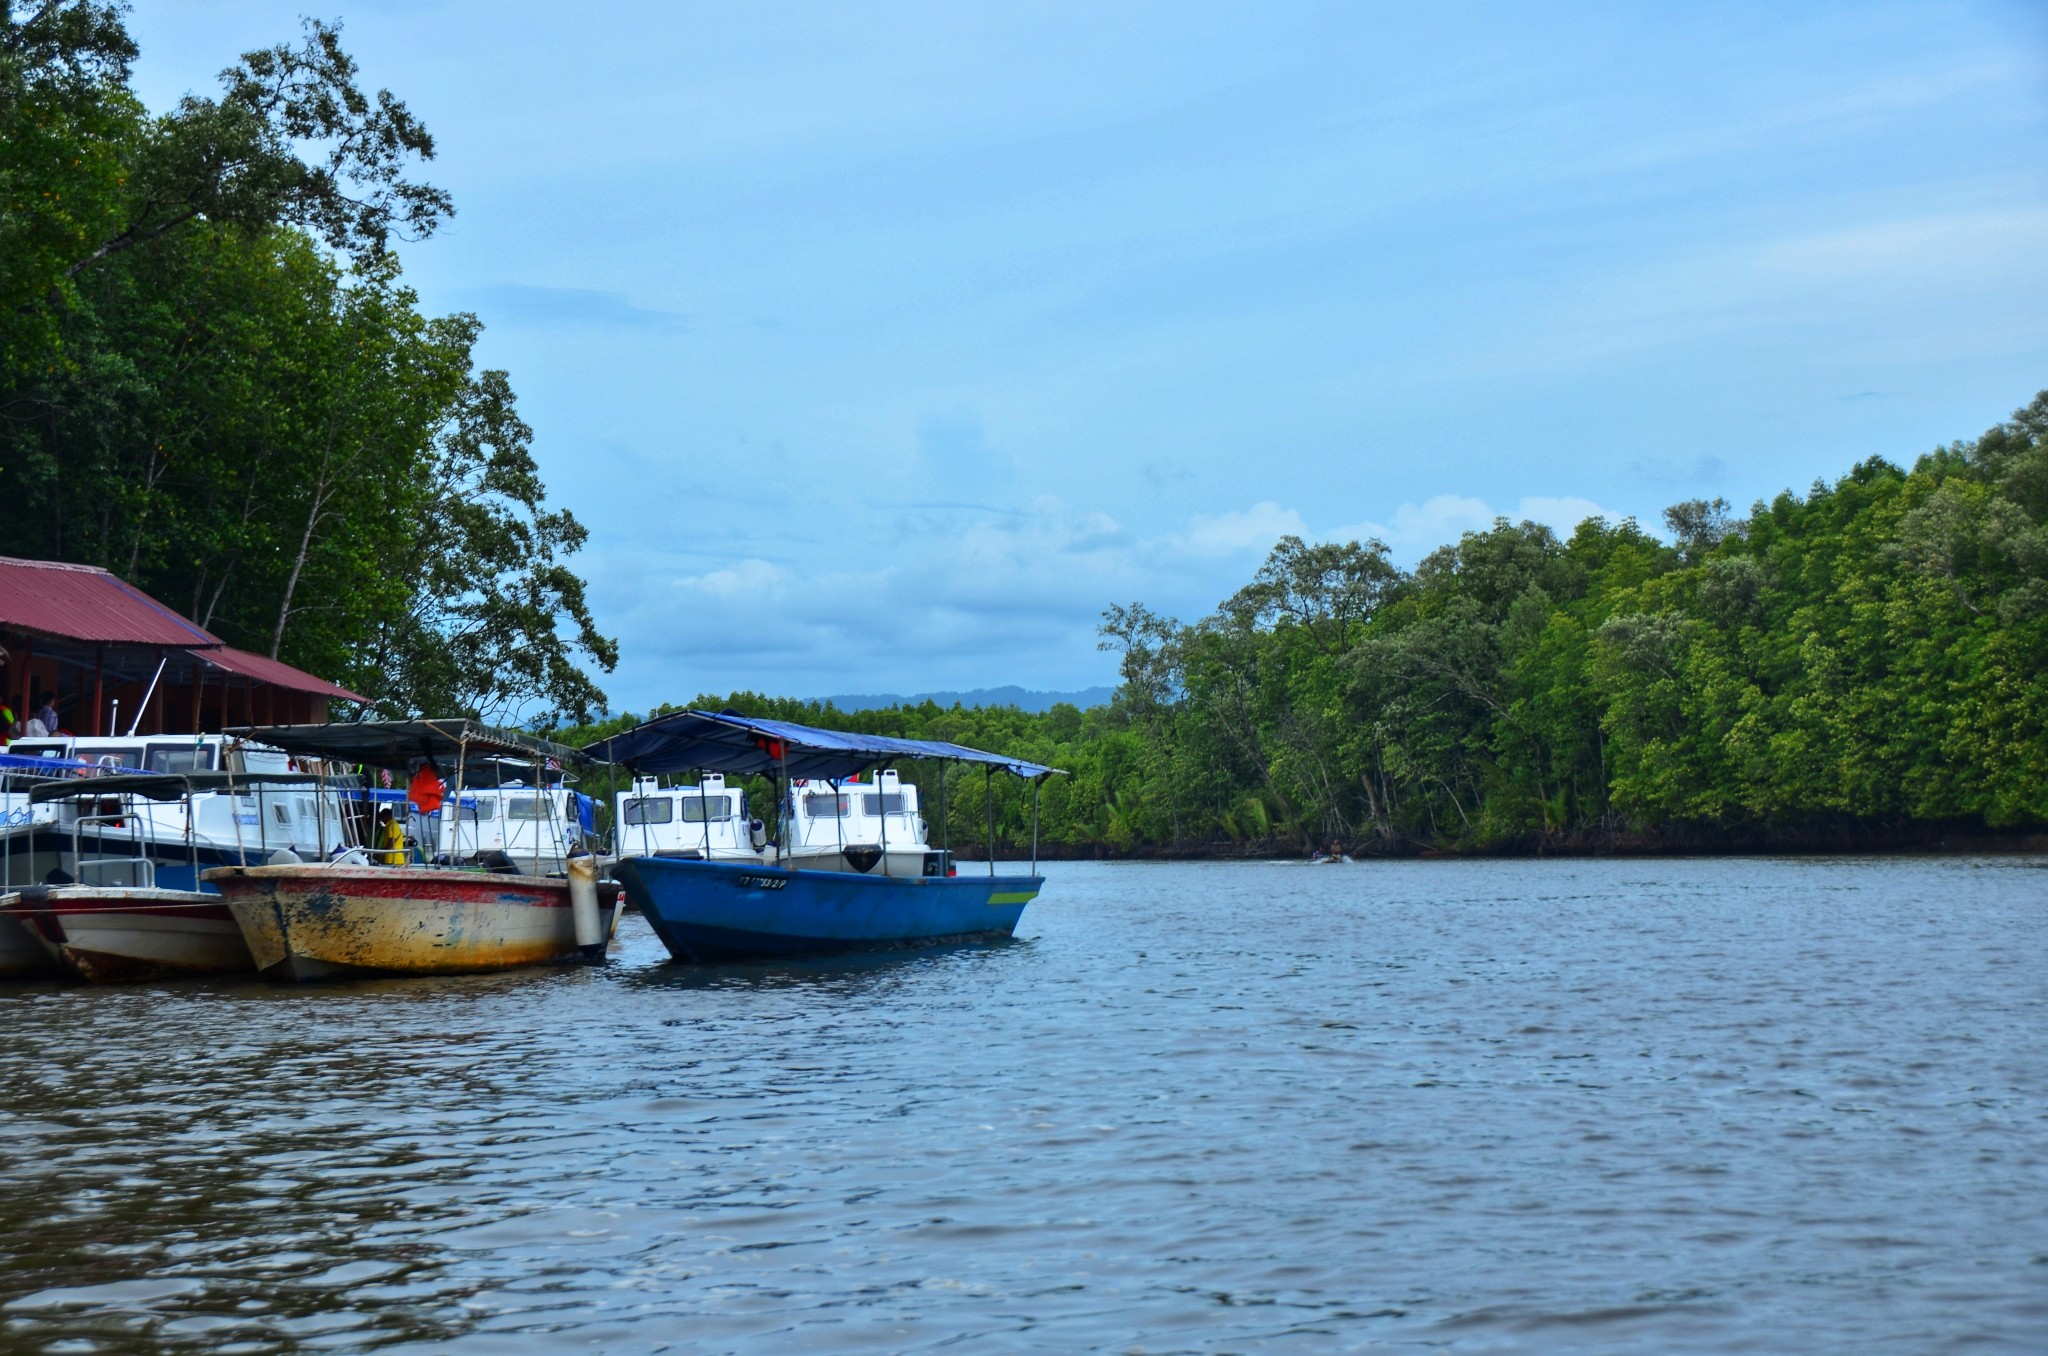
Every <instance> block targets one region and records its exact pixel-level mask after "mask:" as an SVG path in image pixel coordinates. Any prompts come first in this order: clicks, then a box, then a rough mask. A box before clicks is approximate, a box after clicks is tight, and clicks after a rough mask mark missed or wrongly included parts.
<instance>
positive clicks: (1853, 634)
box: [0, 0, 2048, 855]
mask: <svg viewBox="0 0 2048 1356" xmlns="http://www.w3.org/2000/svg"><path fill="white" fill-rule="evenodd" d="M135 56H136V49H135V45H134V42H133V40H132V38H131V37H130V35H129V33H128V32H127V30H126V28H125V27H124V24H123V20H122V10H121V7H120V6H118V5H108V4H91V3H79V2H78V0H48V3H41V4H35V5H20V4H16V3H13V2H12V0H0V207H4V212H0V553H5V554H10V555H18V556H29V557H37V558H45V559H58V560H68V561H78V562H83V563H88V564H94V565H100V566H103V567H106V568H108V569H110V570H113V571H114V572H115V573H117V574H119V575H121V576H122V577H124V578H126V579H129V580H131V581H132V582H134V583H136V584H137V585H139V586H140V587H142V588H143V589H145V590H146V591H148V592H150V593H151V594H153V595H155V596H157V597H159V598H162V599H163V600H165V601H166V602H169V603H171V604H172V605H173V606H175V607H177V608H179V609H180V610H182V611H184V612H185V613H186V614H187V615H188V616H190V617H191V618H192V619H193V620H194V621H197V622H198V623H199V624H201V625H202V626H205V627H207V628H209V629H210V630H212V631H214V632H215V633H216V634H218V635H220V636H221V637H222V638H223V639H225V640H226V641H228V642H229V643H230V644H233V645H237V646H241V647H244V648H247V649H251V650H255V651H257V652H259V653H263V654H267V655H272V656H275V657H278V658H281V659H284V660H287V661H289V662H291V663H294V664H297V665H300V666H301V667H304V668H307V669H310V670H312V671H313V672H316V673H319V674H321V675H323V676H327V677H330V678H333V679H336V680H338V681H340V682H343V683H345V684H347V685H348V686H350V687H351V688H354V689H356V690H358V691H361V692H365V693H368V694H371V695H373V696H375V697H376V698H377V705H376V706H375V708H373V713H383V714H391V715H406V714H414V713H431V714H436V715H442V714H455V713H472V714H479V715H482V716H485V717H486V718H491V719H499V720H515V719H516V720H519V721H522V722H525V723H528V724H530V725H532V726H533V727H534V728H539V729H557V730H561V728H562V727H564V726H568V727H571V728H569V729H567V730H563V731H562V733H561V734H560V735H559V736H558V737H561V738H564V739H567V740H571V741H576V742H581V741H583V740H587V739H589V738H593V737H596V736H597V735H599V734H602V733H607V732H610V731H612V730H615V729H618V728H621V727H622V726H624V725H626V724H630V723H632V721H633V720H634V719H635V718H634V717H632V716H620V717H617V718H614V719H609V720H606V719H603V716H604V713H605V712H606V710H607V702H606V699H605V697H604V694H603V692H602V691H601V690H600V688H599V687H598V677H599V676H600V675H601V674H602V673H604V672H606V671H609V670H610V669H611V668H612V667H613V665H614V664H615V662H616V656H617V651H616V646H615V644H614V642H613V641H612V640H610V639H609V638H607V637H605V636H604V635H602V634H600V633H599V631H598V629H597V627H596V625H595V623H594V621H593V619H592V617H591V614H590V611H589V608H588V605H587V603H586V599H585V589H584V584H583V581H582V580H581V579H580V578H579V577H578V575H577V574H576V573H575V571H574V569H573V568H572V567H571V563H570V562H571V560H572V558H573V557H574V555H575V554H576V552H577V551H578V550H579V549H580V548H581V547H582V545H583V544H584V541H585V532H584V529H583V527H582V526H581V525H580V524H579V523H578V522H577V521H576V519H575V518H574V517H573V516H572V515H571V514H570V513H568V512H567V511H566V510H563V509H561V508H559V507H555V506H553V505H551V504H550V502H549V499H548V494H547V490H546V487H545V486H544V485H543V484H542V483H541V479H540V476H539V474H538V471H537V467H536V463H535V460H534V457H533V453H532V432H531V430H530V429H529V428H528V427H527V426H526V425H525V424H524V423H523V422H522V421H521V420H520V417H519V413H518V408H517V402H516V399H515V397H514V393H513V389H512V384H511V380H510V378H509V376H508V375H507V374H506V373H504V372H502V371H496V370H490V369H485V368H481V367H480V366H479V365H478V363H477V362H476V360H475V352H476V347H477V343H478V339H479V336H480V334H481V326H480V324H479V322H478V320H477V319H476V317H475V316H472V315H467V314H456V315H448V316H433V315H428V314H426V313H424V312H423V311H422V309H421V306H420V302H419V298H418V297H417V296H416V295H415V294H414V293H413V292H412V291H411V290H409V289H408V288H407V286H406V285H405V282H404V274H403V272H402V269H401V267H400V260H399V254H398V249H399V246H400V245H402V244H406V243H408V242H414V241H420V240H424V239H426V238H427V237H429V236H431V235H432V234H433V233H434V232H435V230H436V229H438V228H439V227H440V226H441V225H442V224H443V223H445V222H446V221H447V220H448V218H449V217H450V215H451V214H452V213H453V211H454V207H453V204H452V203H451V202H450V200H449V199H448V197H447V195H446V194H444V193H443V192H441V191H440V190H438V189H436V188H434V187H433V186H432V185H431V184H429V183H427V182H426V181H425V180H424V179H422V178H421V177H419V176H420V172H421V171H422V169H423V168H424V167H425V165H426V164H427V163H428V162H429V161H430V160H431V159H432V157H433V154H434V144H433V140H432V138H431V136H430V135H429V134H428V132H427V130H426V129H425V128H424V127H422V126H421V125H420V123H419V121H418V120H417V119H416V118H415V117H414V116H413V115H412V114H411V113H410V112H409V111H408V110H407V108H406V106H405V104H404V103H403V102H402V101H400V100H399V99H397V98H395V97H394V96H393V95H392V94H391V93H390V92H388V91H384V90H378V91H376V92H375V93H371V92H369V91H368V90H366V89H365V88H364V86H363V84H362V82H361V80H360V76H359V72H358V70H357V67H356V64H355V62H354V61H353V60H352V59H351V58H350V57H349V55H348V53H347V51H346V50H345V48H344V47H343V45H342V41H341V34H340V33H339V31H338V30H337V29H336V28H334V27H332V26H329V25H325V24H322V23H318V22H309V23H307V24H306V25H305V27H304V29H303V32H302V33H301V34H300V36H299V37H298V39H297V40H295V41H293V42H288V43H284V44H281V45H278V46H274V47H269V48H262V49H258V50H254V51H251V52H249V53H247V54H245V55H243V56H242V57H241V58H240V59H239V60H238V61H236V62H234V64H232V65H230V66H229V67H228V68H227V69H225V70H224V71H223V72H222V73H221V77H220V82H219V88H218V90H217V91H216V92H215V93H213V94H211V95H200V94H194V95H190V96H188V97H186V98H185V99H183V100H182V101H180V103H179V104H178V106H177V107H175V108H173V109H170V110H167V111H152V110H150V109H148V108H146V107H145V106H144V105H143V104H142V102H141V101H140V100H139V99H138V98H137V96H136V95H135V93H134V91H133V89H132V87H131V82H130V68H131V65H132V62H133V61H134V59H135ZM1665 518H1666V521H1665V522H1664V523H1663V524H1661V525H1660V526H1661V528H1662V529H1663V530H1662V531H1661V532H1651V531H1647V530H1645V529H1643V528H1642V527H1640V526H1638V525H1637V524H1636V523H1634V522H1632V521H1623V522H1620V523H1610V522H1605V521H1600V520H1589V521H1587V522H1584V523H1582V524H1580V525H1579V526H1578V528H1577V529H1576V530H1574V531H1573V532H1572V533H1571V535H1570V536H1569V537H1564V538H1561V537H1559V536H1558V535H1557V534H1556V533H1554V532H1553V531H1552V530H1551V529H1549V528H1547V527H1544V526H1541V525H1539V524H1536V523H1530V522H1522V523H1511V522H1508V521H1506V520H1501V521H1498V522H1496V523H1495V524H1494V526H1493V527H1492V528H1491V529H1489V530H1487V531H1484V532H1475V533H1469V534H1467V535H1466V536H1465V537H1463V538H1462V539H1461V540H1460V541H1458V542H1457V543H1455V544H1453V545H1447V546H1444V547H1443V548H1441V549H1439V550H1437V551H1436V552H1434V553H1433V554H1431V555H1429V556H1428V557H1427V558H1426V559H1424V560H1422V561H1421V563H1420V564H1419V565H1417V566H1416V568H1414V569H1413V570H1406V569H1402V568H1399V567H1397V566H1396V565H1395V563H1394V562H1393V561H1392V560H1391V559H1390V557H1389V553H1388V550H1387V548H1386V546H1385V545H1384V544H1382V543H1380V542H1376V541H1367V542H1350V543H1345V544H1313V543H1309V542H1305V541H1302V540H1299V539H1295V538H1287V539H1285V540H1283V541H1281V542H1279V543H1278V544H1277V545H1276V546H1275V547H1274V548H1273V550H1272V552H1271V554H1270V556H1269V557H1268V559H1267V560H1266V562H1265V563H1264V565H1263V566H1262V567H1261V568H1260V569H1259V570H1258V571H1257V572H1256V574H1255V575H1254V576H1253V577H1252V578H1251V579H1250V580H1249V581H1248V582H1247V583H1246V584H1245V586H1244V587H1243V588H1241V589H1239V590H1238V591H1237V592H1236V593H1234V594H1233V595H1231V596H1230V597H1229V598H1226V599H1223V600H1222V601H1221V602H1220V603H1219V605H1218V606H1217V608H1216V610H1215V612H1214V613H1213V614H1212V615H1210V616H1207V617H1204V618H1201V619H1199V620H1196V621H1192V622H1182V621H1179V620H1177V619H1174V618H1171V617H1166V616H1161V615H1159V614H1157V613H1155V612H1154V611H1152V610H1151V609H1149V608H1148V607H1146V606H1145V605H1144V604H1143V603H1142V602H1132V603H1129V604H1119V605H1117V606H1113V607H1110V608H1109V609H1108V610H1107V611H1106V612H1105V613H1104V614H1103V619H1102V628H1101V644H1102V646H1103V648H1104V649H1106V650H1109V651H1112V652H1113V653H1114V654H1115V656H1116V658H1117V661H1118V663H1119V664H1120V676H1121V685H1120V687H1119V688H1118V691H1117V695H1116V698H1115V700H1114V701H1113V702H1112V703H1111V704H1109V705H1107V706H1104V707H1099V708H1095V709H1092V710H1087V711H1081V710H1076V709H1074V708H1072V707H1057V708H1055V709H1053V710H1052V711H1050V712H1048V713H1046V714H1044V715H1027V714H1025V713H1023V712H1020V711H1017V710H1014V709H978V710H969V709H961V708H953V709H941V708H939V707H937V706H933V705H929V704H927V705H924V706H919V707H913V708H896V709H889V710H881V711H869V712H860V713H848V712H839V711H834V710H830V709H828V708H821V707H819V706H817V705H814V704H810V703H805V702H802V701H796V700H789V699H779V698H771V697H764V696H761V695H759V694H752V693H735V694H728V695H723V696H718V695H713V696H703V697H699V698H698V699H697V700H696V702H694V703H692V704H694V705H708V706H711V707H712V708H714V709H716V708H722V707H727V706H730V707H733V708H736V709H739V710H741V711H745V712H750V713H758V714H770V715H776V716H782V717H785V718H791V719H796V720H802V721H809V722H814V723H820V724H827V725H834V726H839V727H842V728H852V729H862V730H870V731H875V732H883V733H890V734H899V735H906V736H911V737H931V738H944V739H951V740H956V741H959V742H961V743H966V744H971V745H976V746H979V747H984V748H990V749H998V750H1002V751H1005V752H1013V753H1017V754H1021V755H1024V756H1027V757H1030V758H1033V759H1036V760H1038V761H1041V762H1044V763H1048V764H1051V765H1054V766H1057V767H1059V768H1062V769H1064V770H1065V773H1066V775H1063V776H1058V777H1054V778H1051V779H1050V780H1048V781H1047V782H1045V783H1044V784H1043V785H1042V786H1040V787H1038V788H1036V790H1037V792H1038V793H1039V795H1040V798H1041V799H1040V805H1039V810H1040V820H1039V822H1040V833H1041V841H1042V842H1043V843H1044V844H1045V845H1046V847H1047V848H1048V849H1049V850H1051V851H1056V852H1060V853H1069V854H1098V853H1100V854H1117V855H1123V854H1148V853H1189V854H1195V853H1246V854H1251V853H1277V852H1302V851H1308V850H1311V849H1313V848H1318V847H1325V846H1328V845H1331V844H1336V845H1339V846H1341V847H1343V848H1344V849H1346V850H1348V851H1352V852H1416V851H1550V850H1555V851H1575V850H1603V849H1628V848H1641V849H1656V848H1686V847H1698V848H1719V847H1731V846H1737V847H1739V846H1749V845H1756V846H1769V845H1774V844H1775V845H1787V846H1790V845H1815V846H1826V845H1841V846H1875V845H1886V844H1903V843H1933V842H1938V841H1942V840H1943V839H1944V838H1945V837H1949V836H1957V835H1960V836H1964V837H1967V836H1969V835H1984V834H2011V833H2024V832H2027V831H2030V830H2034V829H2038V828H2040V827H2041V825H2042V821H2043V820H2044V818H2048V730H2044V722H2048V394H2044V395H2042V396H2039V397H2036V398H2035V399H2034V401H2033V402H2032V403H2031V404H2030V405H2028V406H2027V407H2026V408H2025V409H2023V410H2021V411H2019V412H2018V413H2017V414H2015V415H2014V416H2013V418H2012V419H2011V420H2010V421H2009V422H2007V423H2004V424H2001V425H1999V426H1998V427H1996V428H1993V429H1991V430H1990V431H1988V432H1986V433H1985V434H1983V435H1982V436H1981V437H1979V438H1977V439H1976V440H1974V441H1971V442H1958V443H1955V444H1953V445H1951V446H1947V447H1943V448H1939V449H1936V450H1934V451H1932V452H1930V453H1928V454H1927V455H1925V456H1923V457H1921V458H1920V459H1919V460H1918V461H1917V462H1916V463H1915V464H1914V465H1913V466H1912V468H1911V469H1910V470H1907V469H1902V468H1900V467H1899V466H1896V465H1893V464H1891V463H1889V462H1886V461H1884V460H1882V459H1878V458H1872V459H1871V460H1867V461H1865V462H1863V463H1861V464H1859V465H1857V466H1855V467H1853V468H1852V469H1850V470H1849V472H1848V473H1847V474H1846V475H1844V476H1842V477H1841V478H1840V479H1839V480H1837V481H1835V482H1834V483H1833V484H1820V483H1817V484H1815V485H1813V486H1812V487H1811V488H1810V489H1809V490H1808V491H1807V492H1806V493H1805V494H1804V495H1803V496H1802V495H1798V494H1794V493H1791V492H1789V491H1788V492H1786V493H1782V494H1780V495H1778V497H1777V498H1776V499H1774V500H1771V501H1769V502H1763V501H1758V502H1757V503H1756V504H1755V505H1754V506H1753V507H1752V508H1751V509H1750V511H1749V513H1748V515H1747V516H1746V517H1738V516H1737V515H1736V513H1735V511H1734V510H1733V509H1731V508H1730V506H1729V505H1727V504H1726V503H1723V502H1721V501H1719V500H1715V501H1712V502H1706V501H1691V502H1688V503H1684V504H1679V505H1676V506H1674V507H1673V508H1671V509H1670V510H1668V511H1667V513H1666V515H1665ZM337 714H338V715H343V716H358V715H361V714H363V713H361V712H356V711H349V712H338V713H337ZM909 771H911V772H912V773H913V774H914V775H915V776H917V777H918V779H919V780H920V781H921V782H922V783H923V784H924V785H926V786H927V788H930V789H934V790H935V789H936V774H935V771H934V770H933V769H928V768H927V769H909ZM1033 790H1034V788H1032V787H1030V786H1027V785H1024V784H1021V783H1017V782H1014V781H1011V780H1008V779H1005V778H1000V777H998V778H996V779H995V780H993V781H991V782H984V781H983V780H982V779H981V778H979V777H977V776H961V775H957V774H956V775H955V776H954V778H953V779H952V780H951V781H950V782H949V784H948V787H947V792H948V794H947V796H946V800H945V807H944V810H945V814H944V817H945V818H946V819H948V820H950V821H951V823H952V825H953V827H954V829H955V830H956V833H955V840H956V842H957V843H959V845H961V846H971V845H972V843H974V842H975V841H977V840H978V834H977V833H976V832H975V831H974V830H975V829H978V827H979V826H980V825H981V824H982V823H983V821H984V815H985V814H986V812H987V810H988V808H989V803H990V798H991V797H992V798H993V799H994V802H995V810H996V814H997V825H998V833H999V835H1000V837H1001V839H1002V841H1003V843H1004V844H1005V845H1006V847H1008V848H1009V849H1011V850H1022V849H1024V848H1025V847H1026V846H1027V844H1028V842H1029V838H1030V833H1031V825H1032V822H1033V821H1032V811H1031V807H1032V795H1033ZM937 808H938V807H937V805H936V803H935V802H933V803H932V809H933V812H932V813H931V814H930V815H929V818H931V819H933V820H934V821H937V820H938V819H939V818H941V816H940V814H939V813H937ZM963 825H966V826H973V827H972V828H970V829H967V830H962V826H963Z"/></svg>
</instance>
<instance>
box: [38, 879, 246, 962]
mask: <svg viewBox="0 0 2048 1356" xmlns="http://www.w3.org/2000/svg"><path fill="white" fill-rule="evenodd" d="M0 914H4V915H5V916H6V917H7V918H8V919H9V920H10V921H12V922H14V923H15V924H17V925H19V927H20V928H21V929H22V930H23V931H24V932H26V933H27V934H28V935H29V937H30V938H32V939H33V940H34V941H35V942H36V943H37V944H38V945H39V947H40V948H41V949H42V950H43V951H44V952H45V954H46V956H47V958H48V959H49V960H50V961H51V962H53V963H54V965H55V966H56V967H58V968H61V969H63V970H68V971H69V972H71V973H72V974H74V975H76V976H77V977H78V978H80V979H83V980H87V981H90V982H91V983H94V984H119V983H124V982H128V981H132V980H145V979H176V978H181V977H189V976H194V975H232V974H246V973H248V972H249V971H250V970H252V969H254V968H255V967H254V966H253V965H252V964H251V962H250V960H249V947H248V944H247V943H246V942H244V941H243V940H242V930H241V928H240V927H239V926H237V925H236V923H235V919H234V915H233V914H231V913H229V912H228V908H227V905H226V904H225V903H224V902H223V901H222V899H221V897H220V895H218V894H216V893H213V892H211V891H199V890H160V889H154V888H151V887H148V886H104V885H31V886H25V887H23V888H22V889H20V890H17V891H15V892H13V893H11V894H7V895H0Z"/></svg>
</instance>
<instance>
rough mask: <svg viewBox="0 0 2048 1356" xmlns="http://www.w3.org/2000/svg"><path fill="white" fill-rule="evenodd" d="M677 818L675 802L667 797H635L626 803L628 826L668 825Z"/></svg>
mask: <svg viewBox="0 0 2048 1356" xmlns="http://www.w3.org/2000/svg"><path fill="white" fill-rule="evenodd" d="M675 817H676V806H675V802H674V801H672V800H670V799H669V798H668V797H667V796H635V797H634V798H633V799H632V800H629V801H627V802H626V822H627V823H628V824H666V823H668V822H669V821H670V820H672V819H674V818H675Z"/></svg>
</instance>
